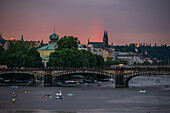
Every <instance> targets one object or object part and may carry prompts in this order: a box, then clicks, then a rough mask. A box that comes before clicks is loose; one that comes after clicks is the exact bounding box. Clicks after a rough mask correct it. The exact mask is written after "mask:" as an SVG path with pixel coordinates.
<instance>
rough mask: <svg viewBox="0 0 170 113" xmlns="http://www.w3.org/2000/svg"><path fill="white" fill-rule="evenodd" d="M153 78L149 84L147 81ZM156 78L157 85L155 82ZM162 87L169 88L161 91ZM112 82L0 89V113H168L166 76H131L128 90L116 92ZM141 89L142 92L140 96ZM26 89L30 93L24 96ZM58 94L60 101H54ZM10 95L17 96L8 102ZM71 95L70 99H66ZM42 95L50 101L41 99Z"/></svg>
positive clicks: (169, 80)
mask: <svg viewBox="0 0 170 113" xmlns="http://www.w3.org/2000/svg"><path fill="white" fill-rule="evenodd" d="M150 78H153V81H152V80H151V79H150ZM156 79H159V80H160V82H157V83H156V82H155V80H156ZM165 85H169V87H168V88H165ZM113 86H114V83H112V82H107V83H103V84H102V86H99V87H97V85H96V84H95V85H92V86H91V85H86V86H81V87H29V86H20V87H19V88H18V89H12V88H10V86H1V87H0V113H91V112H93V113H170V76H157V77H144V76H142V77H135V78H133V79H132V80H131V81H130V88H121V89H116V88H114V87H113ZM141 89H144V90H146V91H147V92H146V93H140V92H139V90H141ZM25 90H29V91H30V92H31V93H30V94H24V91H25ZM60 90H61V91H62V93H63V96H64V99H63V100H56V99H55V97H56V96H55V94H56V92H59V91H60ZM12 92H15V93H16V94H17V95H18V97H17V98H16V102H15V104H13V103H12V98H11V95H12ZM68 92H72V93H74V94H75V95H74V96H70V97H69V96H67V93H68ZM45 94H50V95H52V98H42V96H44V95H45Z"/></svg>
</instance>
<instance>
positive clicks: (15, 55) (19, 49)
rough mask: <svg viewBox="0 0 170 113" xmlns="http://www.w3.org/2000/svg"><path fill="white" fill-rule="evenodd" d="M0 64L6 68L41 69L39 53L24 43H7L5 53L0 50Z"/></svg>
mask: <svg viewBox="0 0 170 113" xmlns="http://www.w3.org/2000/svg"><path fill="white" fill-rule="evenodd" d="M0 52H1V57H0V64H1V65H7V66H8V67H41V66H42V61H41V57H40V54H39V52H38V51H37V50H36V48H34V47H32V46H31V44H30V43H28V42H27V43H26V42H15V43H13V42H9V45H8V49H7V50H6V51H4V50H0Z"/></svg>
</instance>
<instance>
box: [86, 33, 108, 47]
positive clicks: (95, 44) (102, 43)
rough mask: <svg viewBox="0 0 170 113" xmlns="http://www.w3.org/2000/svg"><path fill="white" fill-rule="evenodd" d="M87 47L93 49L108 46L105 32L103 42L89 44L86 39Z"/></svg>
mask: <svg viewBox="0 0 170 113" xmlns="http://www.w3.org/2000/svg"><path fill="white" fill-rule="evenodd" d="M88 45H92V46H93V47H95V48H99V47H100V48H101V47H106V46H107V45H108V35H107V31H104V35H103V42H90V41H89V39H88Z"/></svg>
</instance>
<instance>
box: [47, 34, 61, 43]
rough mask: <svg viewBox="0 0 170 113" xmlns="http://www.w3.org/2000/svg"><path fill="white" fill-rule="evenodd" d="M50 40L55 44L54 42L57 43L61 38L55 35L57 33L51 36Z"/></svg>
mask: <svg viewBox="0 0 170 113" xmlns="http://www.w3.org/2000/svg"><path fill="white" fill-rule="evenodd" d="M49 38H50V40H51V41H52V42H53V41H57V40H58V39H59V36H58V35H57V34H55V32H54V33H53V34H52V35H50V37H49Z"/></svg>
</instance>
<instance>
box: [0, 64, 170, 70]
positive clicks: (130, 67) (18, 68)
mask: <svg viewBox="0 0 170 113" xmlns="http://www.w3.org/2000/svg"><path fill="white" fill-rule="evenodd" d="M151 68H152V69H153V68H154V69H155V68H156V69H170V66H169V65H124V66H118V65H114V66H112V67H111V68H90V67H77V68H70V67H66V68H61V67H58V68H56V67H47V68H25V67H13V68H11V67H8V68H7V69H0V71H8V70H10V71H11V70H16V71H19V70H20V71H21V70H25V71H36V70H38V71H40V70H42V71H50V70H51V71H52V70H93V71H94V70H122V69H151Z"/></svg>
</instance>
